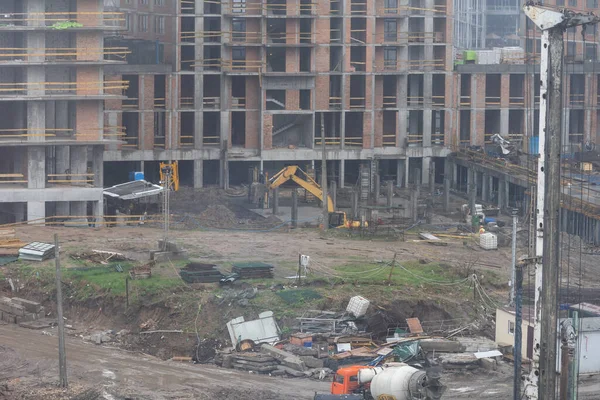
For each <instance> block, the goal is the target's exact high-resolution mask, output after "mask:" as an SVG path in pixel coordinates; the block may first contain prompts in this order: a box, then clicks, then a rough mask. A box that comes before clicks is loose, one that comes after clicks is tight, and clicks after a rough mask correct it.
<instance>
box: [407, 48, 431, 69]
mask: <svg viewBox="0 0 600 400" xmlns="http://www.w3.org/2000/svg"><path fill="white" fill-rule="evenodd" d="M434 50H435V48H434ZM431 61H432V60H425V47H424V46H409V47H408V63H409V68H410V69H413V70H422V69H423V67H425V66H429V65H430V64H431Z"/></svg>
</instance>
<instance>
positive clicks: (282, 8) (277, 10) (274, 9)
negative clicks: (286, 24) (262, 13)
mask: <svg viewBox="0 0 600 400" xmlns="http://www.w3.org/2000/svg"><path fill="white" fill-rule="evenodd" d="M267 10H268V12H269V14H271V15H286V14H287V4H286V2H285V0H267Z"/></svg>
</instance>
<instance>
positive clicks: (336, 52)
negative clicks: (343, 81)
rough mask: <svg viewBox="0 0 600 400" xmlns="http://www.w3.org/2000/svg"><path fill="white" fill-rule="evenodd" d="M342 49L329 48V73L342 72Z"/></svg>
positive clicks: (338, 47) (336, 47)
mask: <svg viewBox="0 0 600 400" xmlns="http://www.w3.org/2000/svg"><path fill="white" fill-rule="evenodd" d="M342 61H343V59H342V47H341V46H329V71H330V72H342Z"/></svg>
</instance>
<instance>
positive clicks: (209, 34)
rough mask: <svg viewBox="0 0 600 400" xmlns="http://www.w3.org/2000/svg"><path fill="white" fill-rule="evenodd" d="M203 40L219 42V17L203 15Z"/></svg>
mask: <svg viewBox="0 0 600 400" xmlns="http://www.w3.org/2000/svg"><path fill="white" fill-rule="evenodd" d="M204 42H205V43H220V42H221V18H216V17H205V18H204Z"/></svg>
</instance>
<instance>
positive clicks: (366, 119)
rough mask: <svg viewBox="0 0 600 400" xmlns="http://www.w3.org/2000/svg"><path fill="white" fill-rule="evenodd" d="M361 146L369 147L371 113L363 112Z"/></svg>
mask: <svg viewBox="0 0 600 400" xmlns="http://www.w3.org/2000/svg"><path fill="white" fill-rule="evenodd" d="M363 148H364V149H370V148H371V113H370V112H365V113H363Z"/></svg>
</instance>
